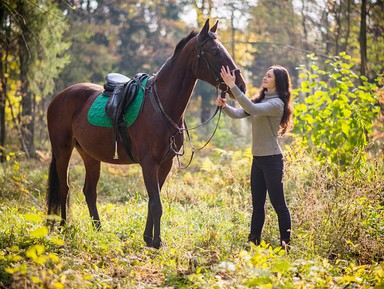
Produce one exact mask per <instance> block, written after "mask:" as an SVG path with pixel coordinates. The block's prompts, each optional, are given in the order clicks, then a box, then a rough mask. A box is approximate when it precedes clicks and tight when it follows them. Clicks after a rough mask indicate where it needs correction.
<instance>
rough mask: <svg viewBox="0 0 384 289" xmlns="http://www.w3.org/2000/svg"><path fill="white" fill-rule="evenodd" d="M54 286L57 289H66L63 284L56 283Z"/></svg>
mask: <svg viewBox="0 0 384 289" xmlns="http://www.w3.org/2000/svg"><path fill="white" fill-rule="evenodd" d="M53 286H54V287H55V288H57V289H64V288H65V287H64V285H63V284H61V283H60V282H56V283H55V284H54V285H53Z"/></svg>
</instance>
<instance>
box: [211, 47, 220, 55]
mask: <svg viewBox="0 0 384 289" xmlns="http://www.w3.org/2000/svg"><path fill="white" fill-rule="evenodd" d="M211 53H212V54H213V55H218V54H220V49H219V48H217V47H215V48H213V49H212V50H211Z"/></svg>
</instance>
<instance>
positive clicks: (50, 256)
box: [48, 253, 60, 264]
mask: <svg viewBox="0 0 384 289" xmlns="http://www.w3.org/2000/svg"><path fill="white" fill-rule="evenodd" d="M48 257H49V258H50V259H51V260H52V262H53V263H55V264H57V263H59V261H60V259H59V257H58V256H57V255H56V254H53V253H49V254H48Z"/></svg>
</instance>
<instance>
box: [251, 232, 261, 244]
mask: <svg viewBox="0 0 384 289" xmlns="http://www.w3.org/2000/svg"><path fill="white" fill-rule="evenodd" d="M248 242H252V243H253V244H255V245H256V246H258V245H260V243H261V237H260V236H256V235H254V234H249V235H248Z"/></svg>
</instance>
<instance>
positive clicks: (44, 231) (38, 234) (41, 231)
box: [30, 226, 48, 238]
mask: <svg viewBox="0 0 384 289" xmlns="http://www.w3.org/2000/svg"><path fill="white" fill-rule="evenodd" d="M47 235H48V228H47V227H46V226H44V227H40V228H37V229H35V230H34V231H32V232H31V233H30V236H31V237H32V238H43V237H45V236H47Z"/></svg>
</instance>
